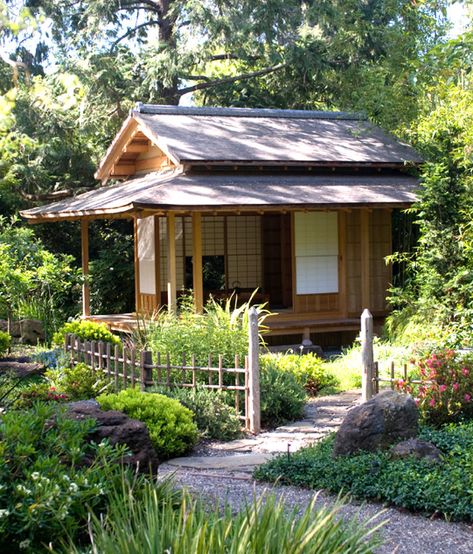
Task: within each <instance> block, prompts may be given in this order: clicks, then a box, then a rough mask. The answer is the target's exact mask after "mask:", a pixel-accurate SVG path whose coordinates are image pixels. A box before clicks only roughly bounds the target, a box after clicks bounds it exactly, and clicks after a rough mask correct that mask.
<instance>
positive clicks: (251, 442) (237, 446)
mask: <svg viewBox="0 0 473 554" xmlns="http://www.w3.org/2000/svg"><path fill="white" fill-rule="evenodd" d="M260 436H261V435H260ZM262 442H263V441H262V440H260V439H241V440H235V441H231V442H224V443H221V444H215V445H214V446H213V448H214V449H215V450H223V451H224V452H230V451H232V452H241V451H243V452H249V451H251V450H252V449H253V448H255V447H256V446H258V445H260V444H261V443H262Z"/></svg>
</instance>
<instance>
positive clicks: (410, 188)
mask: <svg viewBox="0 0 473 554" xmlns="http://www.w3.org/2000/svg"><path fill="white" fill-rule="evenodd" d="M417 188H418V181H417V179H415V178H414V177H410V176H407V175H402V174H393V175H383V174H376V175H367V176H363V175H314V174H310V173H308V174H290V173H286V172H280V173H277V174H266V173H251V174H248V173H243V172H242V173H237V172H234V173H223V172H218V171H215V172H207V173H196V172H192V173H182V172H180V171H170V172H167V173H165V174H163V173H148V174H147V175H145V176H143V177H136V178H134V179H130V180H129V181H126V182H124V183H122V184H120V185H117V186H107V187H103V188H100V189H97V190H94V191H90V192H87V193H85V194H81V195H79V196H76V197H75V198H69V199H67V200H63V201H60V202H55V203H54V204H49V205H48V206H41V207H38V208H32V209H30V210H26V211H23V212H21V215H22V216H23V217H25V218H27V219H35V218H49V219H51V220H55V219H64V218H74V217H81V216H87V215H90V216H94V215H100V214H104V213H106V214H118V213H127V212H132V211H134V210H137V209H146V208H149V209H157V210H159V209H160V208H161V209H171V208H173V209H195V208H199V209H205V208H208V209H218V208H238V207H241V208H243V209H244V208H250V209H251V208H263V209H264V208H271V207H278V206H288V207H294V208H297V207H304V208H306V207H329V206H332V207H339V206H352V207H356V206H367V205H378V206H393V207H395V206H405V205H409V204H411V203H412V202H414V201H415V200H416V194H415V191H416V189H417Z"/></svg>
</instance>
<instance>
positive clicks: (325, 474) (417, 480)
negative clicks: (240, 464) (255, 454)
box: [255, 422, 473, 521]
mask: <svg viewBox="0 0 473 554" xmlns="http://www.w3.org/2000/svg"><path fill="white" fill-rule="evenodd" d="M419 437H420V438H421V439H425V440H428V441H430V442H432V443H433V444H435V445H436V446H437V447H438V448H439V449H440V450H441V451H442V454H443V459H442V462H441V463H439V464H432V463H429V462H427V461H425V460H418V459H416V458H413V457H409V458H406V459H392V458H391V457H390V452H389V450H387V451H379V452H376V453H367V452H364V453H361V452H360V453H359V454H355V455H352V456H346V457H337V458H334V457H333V454H332V451H333V441H334V436H333V435H332V436H329V437H327V438H325V439H323V440H322V441H321V442H319V443H318V444H316V445H315V446H313V447H309V448H303V449H301V450H300V451H298V452H296V453H295V454H292V455H291V456H290V457H288V456H286V455H284V456H280V457H278V458H276V459H274V460H271V461H270V462H268V463H266V464H265V465H263V466H261V467H259V468H257V469H256V471H255V477H256V478H257V479H259V480H263V481H269V482H274V481H278V482H279V483H282V484H285V485H293V486H299V487H306V488H311V489H316V490H319V489H326V490H330V491H333V492H335V493H339V492H343V493H350V494H352V495H353V496H355V497H357V498H365V499H374V500H380V501H385V502H388V503H389V504H393V505H395V506H399V507H403V508H406V509H408V510H412V511H415V512H420V513H423V514H425V515H431V514H441V515H443V516H445V517H446V518H448V519H455V520H464V521H473V422H466V423H459V424H448V425H446V426H444V427H442V428H440V429H434V428H430V427H425V426H424V427H422V428H421V431H420V434H419Z"/></svg>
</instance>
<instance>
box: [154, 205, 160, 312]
mask: <svg viewBox="0 0 473 554" xmlns="http://www.w3.org/2000/svg"><path fill="white" fill-rule="evenodd" d="M160 239H161V237H160V234H159V216H157V215H156V216H154V277H155V287H156V309H157V310H159V308H161V240H160Z"/></svg>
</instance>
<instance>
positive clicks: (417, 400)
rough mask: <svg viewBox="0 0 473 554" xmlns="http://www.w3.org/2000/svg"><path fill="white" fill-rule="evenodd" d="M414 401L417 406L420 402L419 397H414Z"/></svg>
mask: <svg viewBox="0 0 473 554" xmlns="http://www.w3.org/2000/svg"><path fill="white" fill-rule="evenodd" d="M414 402H415V403H416V406H418V405H419V402H420V398H414Z"/></svg>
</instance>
